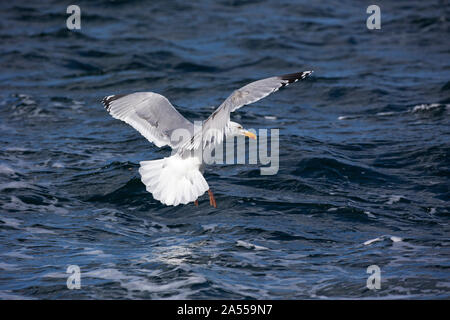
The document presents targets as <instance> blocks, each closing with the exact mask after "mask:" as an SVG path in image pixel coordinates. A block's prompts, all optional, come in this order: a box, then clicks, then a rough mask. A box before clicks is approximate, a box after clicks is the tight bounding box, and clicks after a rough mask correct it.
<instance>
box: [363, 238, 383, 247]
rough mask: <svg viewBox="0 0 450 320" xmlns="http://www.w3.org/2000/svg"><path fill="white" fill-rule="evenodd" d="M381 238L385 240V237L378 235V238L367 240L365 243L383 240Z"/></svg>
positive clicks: (366, 244)
mask: <svg viewBox="0 0 450 320" xmlns="http://www.w3.org/2000/svg"><path fill="white" fill-rule="evenodd" d="M381 240H383V237H378V238H375V239H371V240H367V241H366V242H364V245H365V246H368V245H369V244H372V243H374V242H377V241H381Z"/></svg>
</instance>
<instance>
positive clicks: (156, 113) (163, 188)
mask: <svg viewBox="0 0 450 320" xmlns="http://www.w3.org/2000/svg"><path fill="white" fill-rule="evenodd" d="M311 73H312V71H304V72H298V73H292V74H286V75H283V76H278V77H270V78H266V79H262V80H258V81H255V82H252V83H250V84H248V85H246V86H244V87H242V88H240V89H238V90H235V91H234V92H233V93H232V94H231V95H230V96H229V97H228V98H227V99H226V100H225V101H224V102H223V103H222V104H221V105H220V106H219V107H218V108H217V109H216V110H215V111H214V112H213V113H212V114H211V115H210V116H209V117H208V119H206V120H205V121H203V124H202V128H201V130H199V131H198V132H196V131H195V130H194V124H193V123H192V122H190V121H189V120H187V119H186V118H185V117H183V116H182V115H181V114H180V113H179V112H178V111H177V110H176V109H175V108H174V107H173V106H172V104H171V103H170V102H169V100H167V98H165V97H164V96H162V95H160V94H157V93H154V92H135V93H131V94H120V95H110V96H107V97H105V98H103V100H102V103H103V105H104V106H105V108H106V110H107V111H108V112H109V113H110V114H111V116H113V117H114V118H116V119H119V120H122V121H124V122H126V123H128V124H129V125H131V126H132V127H133V128H135V129H136V130H137V131H139V132H140V133H141V134H142V135H143V136H144V137H145V138H147V140H149V141H150V142H152V143H154V144H155V145H156V146H157V147H163V146H166V145H168V146H170V147H171V148H172V149H173V155H172V156H170V157H166V158H163V159H157V160H150V161H141V162H140V168H139V173H140V175H141V180H142V182H143V183H144V185H145V186H146V190H147V191H148V192H150V193H151V194H152V195H153V198H154V199H156V200H159V201H160V202H161V203H163V204H165V205H168V206H177V205H179V204H187V203H190V202H194V203H195V204H196V205H198V201H197V199H198V198H199V197H200V196H201V195H203V194H204V193H205V192H206V191H208V194H209V199H210V205H212V206H214V207H216V206H217V204H216V200H215V198H214V195H213V193H212V191H211V190H210V188H209V185H208V183H207V182H206V180H205V178H204V177H203V174H202V172H201V171H202V165H203V163H202V159H201V157H199V156H198V154H199V153H198V152H195V151H196V150H197V151H198V149H201V150H200V151H202V150H204V149H205V148H211V147H215V146H217V145H220V144H221V143H222V142H223V140H224V137H230V136H239V135H244V136H247V137H249V138H252V139H256V135H255V134H253V133H251V132H249V131H247V130H245V129H244V128H243V126H242V125H240V124H239V123H236V122H233V121H231V120H230V113H231V112H233V111H235V110H237V109H239V108H240V107H242V106H244V105H247V104H251V103H253V102H256V101H258V100H260V99H262V98H264V97H266V96H268V95H269V94H271V93H273V92H275V91H277V90H278V89H280V88H281V87H284V86H286V85H288V84H290V83H293V82H296V81H298V80H302V79H304V78H306V77H307V76H309V75H310V74H311ZM179 129H182V130H184V132H188V133H189V134H190V137H191V139H187V140H186V139H182V140H175V139H172V137H173V136H172V134H174V132H175V131H176V130H179Z"/></svg>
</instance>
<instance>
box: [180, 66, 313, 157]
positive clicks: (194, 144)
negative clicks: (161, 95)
mask: <svg viewBox="0 0 450 320" xmlns="http://www.w3.org/2000/svg"><path fill="white" fill-rule="evenodd" d="M311 73H312V71H304V72H298V73H292V74H286V75H283V76H278V77H271V78H266V79H262V80H258V81H255V82H251V83H249V84H247V85H246V86H244V87H242V88H240V89H238V90H236V91H234V92H233V93H232V94H231V95H230V96H229V97H228V98H227V99H226V100H225V101H224V102H223V103H222V104H221V105H220V106H219V107H218V108H217V109H216V110H215V111H214V112H213V113H212V114H211V115H210V116H209V118H208V119H206V120H205V121H204V122H203V128H202V132H201V135H202V137H201V138H200V137H197V136H194V137H193V139H191V141H190V143H188V144H185V145H183V146H182V147H181V148H180V150H192V149H197V148H198V147H200V145H202V147H203V148H205V147H206V146H207V145H208V144H220V143H221V142H222V140H223V136H224V133H225V134H226V132H227V125H228V123H229V122H230V113H231V112H233V111H235V110H237V109H239V108H241V107H243V106H245V105H247V104H251V103H253V102H256V101H258V100H261V99H263V98H265V97H267V96H268V95H269V94H271V93H273V92H275V91H277V90H279V89H280V88H281V87H284V86H287V85H288V84H290V83H293V82H297V81H298V80H302V79H305V78H306V77H307V76H309V75H310V74H311ZM201 142H203V143H201Z"/></svg>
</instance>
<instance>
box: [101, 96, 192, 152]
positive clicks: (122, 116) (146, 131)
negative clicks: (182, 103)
mask: <svg viewBox="0 0 450 320" xmlns="http://www.w3.org/2000/svg"><path fill="white" fill-rule="evenodd" d="M102 103H103V105H104V106H105V108H106V110H107V111H108V112H109V113H110V114H111V116H113V117H114V118H116V119H119V120H122V121H124V122H126V123H128V124H129V125H130V126H132V127H133V128H134V129H136V130H137V131H139V133H140V134H142V135H143V136H144V137H145V138H147V140H148V141H150V142H153V143H154V144H155V145H156V146H158V147H162V146H165V145H168V146H170V147H172V148H176V147H177V146H178V144H177V142H174V141H171V135H172V132H173V131H174V130H176V129H186V130H188V131H189V134H191V135H192V133H193V127H194V125H193V124H192V122H190V121H189V120H187V119H186V118H185V117H183V116H182V115H181V114H180V113H179V112H178V111H177V110H176V109H175V108H174V106H172V104H171V103H170V102H169V100H167V98H165V97H164V96H162V95H160V94H157V93H154V92H136V93H131V94H125V95H124V94H119V95H112V96H108V97H105V98H103V100H102Z"/></svg>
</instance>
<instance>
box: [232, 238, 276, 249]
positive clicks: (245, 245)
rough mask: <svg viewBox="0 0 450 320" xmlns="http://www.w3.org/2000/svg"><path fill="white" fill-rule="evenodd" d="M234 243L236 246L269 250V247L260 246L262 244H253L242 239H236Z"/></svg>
mask: <svg viewBox="0 0 450 320" xmlns="http://www.w3.org/2000/svg"><path fill="white" fill-rule="evenodd" d="M236 245H237V246H238V247H244V248H247V249H253V250H269V248H266V247H262V246H257V245H255V244H253V243H250V242H246V241H242V240H238V241H236Z"/></svg>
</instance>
